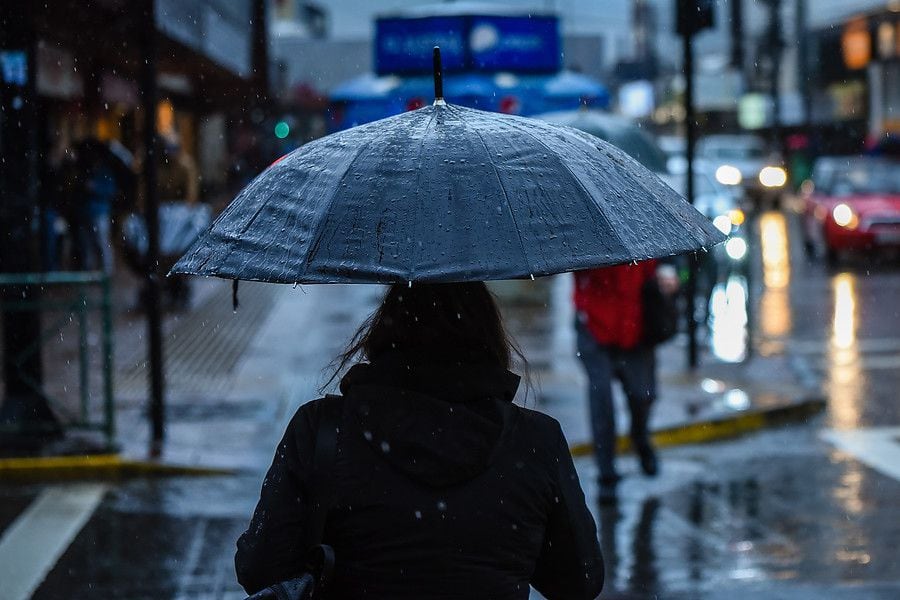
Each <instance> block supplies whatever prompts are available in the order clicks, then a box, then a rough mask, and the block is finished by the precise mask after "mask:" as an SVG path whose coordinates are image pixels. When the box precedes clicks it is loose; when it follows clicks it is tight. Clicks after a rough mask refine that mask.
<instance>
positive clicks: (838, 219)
mask: <svg viewBox="0 0 900 600" xmlns="http://www.w3.org/2000/svg"><path fill="white" fill-rule="evenodd" d="M831 217H832V218H833V219H834V222H835V223H837V224H838V225H840V226H841V227H846V228H847V229H856V226H857V225H859V217H857V216H856V213H855V212H853V209H852V208H850V207H849V206H847V205H846V204H844V203H843V202H841V203H840V204H838V205H837V206H835V207H834V208H833V209H831Z"/></svg>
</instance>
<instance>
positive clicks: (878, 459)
mask: <svg viewBox="0 0 900 600" xmlns="http://www.w3.org/2000/svg"><path fill="white" fill-rule="evenodd" d="M820 435H821V437H822V439H824V440H825V441H827V442H830V443H831V444H833V445H834V446H836V447H837V448H839V449H840V450H843V451H844V452H846V453H847V454H850V455H852V456H853V457H854V458H856V459H857V460H859V461H860V462H863V463H865V464H866V465H868V466H869V467H871V468H873V469H875V470H876V471H879V472H880V473H883V474H884V475H887V476H888V477H893V478H894V479H896V480H898V481H900V441H898V440H900V427H872V428H869V429H854V430H852V431H838V430H833V429H832V430H828V431H823V432H822V433H821V434H820Z"/></svg>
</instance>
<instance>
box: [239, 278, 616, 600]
mask: <svg viewBox="0 0 900 600" xmlns="http://www.w3.org/2000/svg"><path fill="white" fill-rule="evenodd" d="M356 360H364V361H367V362H360V363H357V364H354V365H353V366H352V367H351V368H350V369H349V370H348V371H347V372H346V374H344V375H343V378H342V379H341V382H340V390H341V392H342V394H343V395H342V396H339V397H330V398H324V399H321V400H316V401H314V402H311V403H309V404H306V405H304V406H302V407H301V408H300V409H299V410H298V411H297V413H296V415H295V416H294V418H293V420H292V421H291V423H290V424H289V425H288V428H287V432H286V433H285V435H284V439H283V440H282V442H281V444H280V445H279V446H278V449H277V451H276V452H275V458H274V461H273V463H272V466H271V467H270V469H269V472H268V474H267V475H266V479H265V482H264V483H263V486H262V492H261V497H260V501H259V504H258V505H257V507H256V512H255V513H254V515H253V519H252V521H251V523H250V526H249V527H248V529H247V531H246V532H245V533H244V534H243V535H242V536H241V538H240V539H239V540H238V550H237V555H236V557H235V564H236V568H237V574H238V579H239V581H240V582H241V585H243V586H244V588H245V589H246V590H247V591H248V592H251V593H253V592H256V591H258V590H261V589H263V588H266V587H267V586H270V585H273V584H276V583H278V582H280V581H282V580H287V579H291V578H294V577H297V576H298V575H299V574H300V571H301V570H302V569H303V556H304V554H305V550H306V547H304V544H303V542H301V540H303V539H304V535H305V534H306V533H307V532H306V530H307V529H308V528H309V527H310V522H311V520H313V519H312V515H314V514H317V513H314V512H313V510H314V509H313V506H314V505H315V504H316V503H317V502H316V498H317V496H316V489H314V484H313V481H314V480H313V479H312V476H313V472H314V468H315V461H314V458H313V457H314V456H315V460H316V461H317V460H318V459H319V455H318V454H315V453H314V449H315V448H316V438H317V436H321V435H326V434H325V433H323V431H322V429H320V423H321V422H322V421H323V419H324V420H325V421H326V422H327V420H328V418H327V417H323V415H326V414H335V415H339V419H337V418H336V419H334V420H335V422H337V423H338V427H337V428H336V431H337V442H336V445H337V453H336V456H337V458H336V459H335V461H334V464H333V465H330V467H331V468H330V469H329V471H328V473H327V474H326V476H327V478H328V480H329V482H330V483H331V486H333V490H332V499H331V501H330V502H329V503H326V505H325V506H324V507H323V508H322V509H321V510H322V512H324V515H325V524H324V535H323V539H322V540H321V541H323V542H324V543H325V544H329V545H330V546H332V547H333V549H334V553H335V556H336V557H337V559H336V562H335V565H336V566H335V574H334V578H333V581H332V582H331V587H329V590H328V594H327V595H328V597H329V598H361V597H366V598H392V599H398V598H436V597H440V598H468V597H480V598H519V599H522V600H524V599H526V598H528V597H529V584H531V585H534V587H535V588H537V589H538V590H539V591H540V592H541V593H542V594H543V595H544V596H545V597H547V598H550V599H554V598H595V597H596V596H597V594H599V592H600V589H601V587H602V584H603V562H602V557H601V555H600V548H599V543H598V540H597V532H596V526H595V524H594V520H593V518H592V517H591V514H590V512H589V511H588V508H587V506H586V504H585V500H584V495H583V493H582V490H581V487H580V486H579V483H578V477H577V475H576V472H575V468H574V465H573V462H572V458H571V456H570V454H569V451H568V445H567V443H566V440H565V437H564V436H563V433H562V431H561V429H560V426H559V424H558V423H557V422H556V421H555V420H553V419H552V418H550V417H548V416H546V415H544V414H541V413H538V412H535V411H532V410H528V409H525V408H521V407H519V406H517V405H516V404H513V402H512V400H513V396H514V395H515V394H516V389H517V386H518V384H519V377H518V376H516V375H514V374H513V373H511V372H510V371H509V370H508V369H509V367H510V363H511V345H510V342H509V341H508V339H507V336H506V334H505V332H504V329H503V324H502V321H501V318H500V313H499V311H498V309H497V306H496V304H495V303H494V299H493V297H492V296H491V295H490V293H489V292H488V290H487V288H486V286H485V285H484V284H483V283H460V284H413V285H412V286H411V287H408V286H407V285H394V286H392V287H391V288H390V289H389V290H388V293H387V295H386V297H385V299H384V301H383V303H382V304H381V307H380V308H379V309H378V310H377V311H376V312H375V314H374V315H373V316H372V317H371V318H370V319H369V320H368V321H367V322H366V323H365V324H364V325H363V327H362V328H361V329H360V330H359V332H358V333H357V334H356V336H355V337H354V339H353V341H352V342H351V344H350V347H349V349H348V350H347V351H346V352H345V353H344V354H342V355H341V357H340V367H339V368H338V372H343V367H344V366H345V365H348V364H350V363H351V362H354V361H356ZM332 427H333V425H332ZM332 431H334V430H332ZM307 547H308V545H307Z"/></svg>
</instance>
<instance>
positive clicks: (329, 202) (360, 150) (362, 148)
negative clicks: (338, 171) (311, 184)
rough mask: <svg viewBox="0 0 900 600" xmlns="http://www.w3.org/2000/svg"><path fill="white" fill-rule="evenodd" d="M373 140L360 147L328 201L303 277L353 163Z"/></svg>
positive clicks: (311, 246)
mask: <svg viewBox="0 0 900 600" xmlns="http://www.w3.org/2000/svg"><path fill="white" fill-rule="evenodd" d="M371 141H372V140H368V141H365V142H362V143H361V144H360V145H359V149H358V150H357V151H356V155H355V156H354V157H353V158H351V159H350V162H349V163H347V169H346V170H345V171H344V174H343V175H341V178H340V179H339V180H338V184H337V185H336V186H335V188H334V193H333V194H332V195H331V198H329V200H328V208H327V210H325V212H324V213H322V214H323V218H322V221H321V222H320V223H319V226H318V227H317V228H316V232H315V235H313V236H311V238H310V239H312V243H311V244H310V245H309V251H308V252H307V254H306V261H305V262H306V265H305V266H304V268H303V275H306V274H307V273H308V272H309V264H310V263H311V262H312V260H313V258H315V255H316V253H317V252H318V251H319V244H321V243H322V236H323V235H325V231H324V228H325V221H326V220H327V217H328V215H329V213H331V208H332V206H334V202H335V200H337V197H338V194H339V193H340V192H341V187H342V185H343V183H344V180H345V179H346V178H347V175H348V174H349V173H350V171H352V170H353V163H355V162H356V160H357V159H358V158H359V157H360V156H361V155H362V153H363V150H365V149H366V148H368V147H369V144H370V143H371Z"/></svg>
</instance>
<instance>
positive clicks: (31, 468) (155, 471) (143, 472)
mask: <svg viewBox="0 0 900 600" xmlns="http://www.w3.org/2000/svg"><path fill="white" fill-rule="evenodd" d="M233 472H234V471H233V470H232V469H219V468H213V467H192V466H187V465H178V464H170V463H165V462H155V461H149V460H147V461H142V460H132V459H127V458H122V456H121V455H119V454H88V455H81V456H38V457H23V458H2V459H0V477H2V478H4V479H11V478H42V477H66V478H68V477H72V478H80V477H138V476H145V477H149V476H163V475H170V476H171V475H185V476H197V475H228V474H231V473H233Z"/></svg>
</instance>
